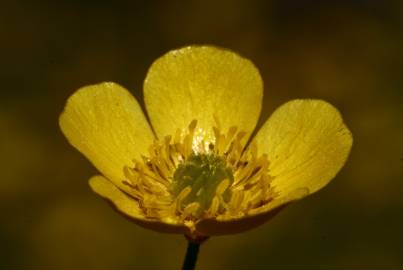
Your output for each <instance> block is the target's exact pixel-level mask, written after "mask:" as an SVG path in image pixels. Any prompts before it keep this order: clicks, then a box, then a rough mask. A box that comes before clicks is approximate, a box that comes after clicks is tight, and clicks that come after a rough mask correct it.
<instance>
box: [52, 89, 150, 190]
mask: <svg viewBox="0 0 403 270" xmlns="http://www.w3.org/2000/svg"><path fill="white" fill-rule="evenodd" d="M59 124H60V127H61V129H62V131H63V133H64V135H65V136H66V137H67V139H68V140H69V142H70V143H71V144H72V145H73V146H74V147H75V148H77V149H78V150H79V151H80V152H82V153H83V154H84V155H85V156H86V157H87V158H88V159H89V160H90V161H91V162H92V163H93V164H94V165H95V167H96V168H97V169H98V170H99V171H100V172H102V174H103V175H105V176H106V177H107V178H109V179H110V180H111V181H113V182H114V183H115V184H116V185H118V186H119V187H120V188H122V189H125V188H127V187H126V186H125V185H123V184H122V180H123V179H124V174H123V167H124V166H125V165H131V164H132V160H133V159H134V158H140V154H142V153H147V149H148V147H149V146H150V144H151V143H152V142H153V139H154V135H153V133H152V131H151V128H150V126H149V124H148V123H147V121H146V119H145V117H144V114H143V112H142V110H141V108H140V106H139V104H138V103H137V101H136V100H135V98H134V97H133V96H132V95H131V94H130V93H129V92H128V91H127V90H126V89H124V88H123V87H121V86H119V85H117V84H115V83H101V84H97V85H91V86H86V87H83V88H81V89H79V90H78V91H77V92H75V93H74V94H73V95H72V96H71V97H70V98H69V99H68V101H67V104H66V107H65V108H64V111H63V113H62V114H61V116H60V119H59Z"/></svg>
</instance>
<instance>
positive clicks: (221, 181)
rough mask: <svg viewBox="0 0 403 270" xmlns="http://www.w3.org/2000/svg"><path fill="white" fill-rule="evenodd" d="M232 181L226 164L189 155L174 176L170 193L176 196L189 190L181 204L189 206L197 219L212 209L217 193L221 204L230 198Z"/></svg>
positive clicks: (211, 156) (209, 157)
mask: <svg viewBox="0 0 403 270" xmlns="http://www.w3.org/2000/svg"><path fill="white" fill-rule="evenodd" d="M233 182H234V176H233V174H232V170H231V168H229V167H227V165H226V161H225V160H224V159H223V158H222V157H219V156H217V155H215V154H192V155H191V156H190V157H189V158H188V159H187V160H186V161H185V162H183V163H182V164H180V165H179V166H178V168H177V169H176V171H175V173H174V175H173V181H172V194H173V195H174V196H175V197H178V195H179V194H180V193H181V192H182V191H183V190H184V189H188V190H189V194H188V195H187V196H186V198H184V199H183V201H182V202H181V203H182V205H183V206H184V207H187V206H189V205H190V204H191V203H192V204H193V205H194V207H195V208H196V207H197V210H196V211H195V212H194V215H195V216H196V217H199V216H200V215H201V214H202V213H203V212H204V211H206V210H207V209H209V208H210V207H211V203H212V201H213V198H214V196H216V194H219V195H221V196H222V198H223V200H224V202H226V203H228V202H229V200H230V199H231V194H232V192H231V190H230V189H229V186H230V185H231V184H232V183H233Z"/></svg>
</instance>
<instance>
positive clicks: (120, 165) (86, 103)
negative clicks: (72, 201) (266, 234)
mask: <svg viewBox="0 0 403 270" xmlns="http://www.w3.org/2000/svg"><path fill="white" fill-rule="evenodd" d="M262 97H263V83H262V79H261V77H260V75H259V72H258V70H257V69H256V67H255V66H254V65H253V64H252V63H251V62H250V61H249V60H247V59H245V58H243V57H241V56H239V55H238V54H236V53H233V52H231V51H228V50H224V49H219V48H215V47H209V46H190V47H185V48H182V49H179V50H174V51H170V52H168V53H167V54H165V55H164V56H162V57H161V58H159V59H157V60H156V61H155V62H154V63H153V64H152V66H151V68H150V69H149V71H148V74H147V77H146V79H145V81H144V101H145V106H146V109H147V113H148V117H149V119H150V124H149V123H148V122H147V119H146V117H145V115H144V114H143V112H142V110H141V108H140V106H139V104H138V102H137V101H136V100H135V98H134V97H133V96H132V95H131V94H130V93H129V92H128V91H127V90H125V89H124V88H123V87H122V86H119V85H118V84H115V83H101V84H97V85H91V86H86V87H83V88H81V89H79V90H78V91H77V92H75V93H74V94H73V95H72V96H71V97H70V98H69V99H68V101H67V104H66V107H65V109H64V112H63V113H62V114H61V116H60V127H61V129H62V131H63V133H64V134H65V135H66V137H67V138H68V140H69V142H70V143H71V144H72V145H73V146H74V147H75V148H77V149H78V150H79V151H80V152H82V153H83V154H84V155H85V156H86V157H87V158H88V159H89V160H90V161H91V162H92V163H93V164H94V165H95V167H96V168H97V169H98V170H99V171H100V172H101V174H102V176H101V175H98V176H94V177H92V178H91V179H90V186H91V188H92V189H93V190H94V191H95V192H96V193H98V194H99V195H101V196H102V197H104V198H105V199H107V200H108V201H110V202H111V203H112V204H113V205H114V206H115V207H116V209H117V210H118V211H119V212H120V213H122V214H124V215H125V216H127V217H129V218H131V219H132V220H133V221H134V222H135V223H137V224H139V225H141V226H144V227H147V228H150V229H153V230H157V231H162V232H170V233H182V234H185V235H187V236H188V237H190V238H197V237H205V236H206V237H207V236H211V235H221V234H231V233H238V232H242V231H245V230H247V229H250V228H252V227H255V226H258V225H260V224H262V223H264V222H266V221H267V220H268V219H270V218H271V217H272V216H273V215H275V214H276V213H277V212H278V211H279V210H280V209H282V208H283V207H284V206H286V205H287V204H289V203H290V202H293V201H295V200H298V199H301V198H303V197H305V196H307V195H309V194H312V193H314V192H316V191H317V190H319V189H321V188H322V187H323V186H325V185H326V184H327V183H328V182H329V181H330V180H331V179H332V178H334V176H335V175H336V174H337V172H338V171H339V170H340V169H341V167H342V166H343V164H344V163H345V161H346V159H347V156H348V154H349V152H350V148H351V145H352V136H351V133H350V131H349V130H348V128H347V127H346V126H345V124H344V123H343V120H342V117H341V115H340V113H339V112H338V111H337V109H335V108H334V107H333V106H332V105H330V104H329V103H327V102H325V101H322V100H308V99H307V100H293V101H290V102H287V103H285V104H284V105H282V106H281V107H280V108H278V109H277V110H276V111H275V112H274V113H273V115H272V116H271V117H270V118H269V119H268V120H267V121H266V122H265V124H264V125H263V126H262V127H261V129H260V130H259V131H258V132H257V135H256V136H255V137H254V138H253V139H251V138H250V137H251V134H252V132H253V130H254V129H255V126H256V123H257V121H258V117H259V114H260V111H261V104H262Z"/></svg>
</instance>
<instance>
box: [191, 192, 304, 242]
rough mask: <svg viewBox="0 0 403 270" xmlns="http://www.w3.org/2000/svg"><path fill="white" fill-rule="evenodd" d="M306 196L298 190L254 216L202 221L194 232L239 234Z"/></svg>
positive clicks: (203, 233)
mask: <svg viewBox="0 0 403 270" xmlns="http://www.w3.org/2000/svg"><path fill="white" fill-rule="evenodd" d="M307 194H308V190H307V189H305V188H300V189H296V190H293V191H292V192H289V193H288V194H287V195H286V196H283V197H281V198H279V199H277V200H273V201H272V202H270V203H268V204H267V205H265V206H262V207H261V209H258V210H259V211H257V212H256V213H254V214H251V215H248V216H243V217H240V218H233V219H226V218H220V217H218V218H217V219H204V220H201V221H200V222H199V223H197V224H196V230H197V232H198V233H199V234H201V235H209V236H212V235H225V234H234V233H241V232H244V231H247V230H250V229H253V228H256V227H258V226H260V225H262V224H264V223H266V222H267V221H269V220H270V219H272V218H273V217H275V216H276V215H277V214H278V213H279V212H280V211H281V210H282V209H283V208H284V207H285V206H287V205H288V204H290V203H291V202H293V201H296V200H299V199H301V198H303V197H305V196H306V195H307Z"/></svg>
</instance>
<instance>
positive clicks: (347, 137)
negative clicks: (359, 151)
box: [255, 100, 353, 197]
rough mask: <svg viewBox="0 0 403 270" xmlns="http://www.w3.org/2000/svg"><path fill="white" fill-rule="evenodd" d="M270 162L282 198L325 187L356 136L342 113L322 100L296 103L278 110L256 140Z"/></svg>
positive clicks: (295, 101) (288, 103) (296, 101)
mask: <svg viewBox="0 0 403 270" xmlns="http://www.w3.org/2000/svg"><path fill="white" fill-rule="evenodd" d="M255 140H256V142H257V145H258V149H259V152H260V153H261V154H263V153H266V154H267V155H268V158H269V161H270V167H269V168H270V174H271V175H272V176H274V180H273V183H272V184H273V186H274V188H275V190H276V191H278V192H280V197H281V196H286V195H287V193H288V192H290V191H291V190H295V189H298V188H308V189H309V193H313V192H315V191H317V190H318V189H320V188H322V187H323V186H325V185H326V184H327V183H328V182H329V181H330V180H331V179H332V178H333V177H335V175H336V174H337V172H338V171H339V170H340V169H341V167H342V166H343V165H344V163H345V161H346V159H347V157H348V155H349V153H350V149H351V146H352V142H353V139H352V135H351V133H350V131H349V130H348V128H347V127H346V125H345V124H344V123H343V119H342V117H341V115H340V113H339V111H338V110H337V109H336V108H334V107H333V106H332V105H330V104H329V103H327V102H325V101H322V100H293V101H290V102H287V103H286V104H284V105H282V106H281V107H280V108H278V109H277V110H276V111H275V112H274V113H273V115H272V116H271V117H270V118H269V119H268V120H267V121H266V123H265V124H264V125H263V127H262V128H261V130H260V131H259V132H258V134H257V136H256V138H255Z"/></svg>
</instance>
